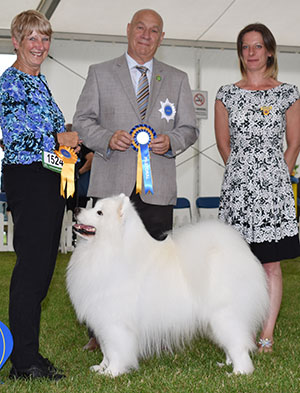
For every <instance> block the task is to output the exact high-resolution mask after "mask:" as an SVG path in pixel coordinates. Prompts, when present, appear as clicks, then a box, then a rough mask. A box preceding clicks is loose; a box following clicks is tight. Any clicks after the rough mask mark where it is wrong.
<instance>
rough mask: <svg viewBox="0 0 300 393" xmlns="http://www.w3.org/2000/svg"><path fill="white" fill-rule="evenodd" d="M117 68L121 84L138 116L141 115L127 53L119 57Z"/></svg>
mask: <svg viewBox="0 0 300 393" xmlns="http://www.w3.org/2000/svg"><path fill="white" fill-rule="evenodd" d="M115 69H116V74H117V75H118V78H119V81H120V85H121V86H122V88H123V90H124V92H125V94H126V95H127V97H128V100H129V102H130V103H131V105H132V107H133V109H134V111H135V112H136V114H137V116H138V117H140V112H139V110H138V106H137V101H136V95H135V91H134V88H133V84H132V79H131V76H130V72H129V69H128V64H127V61H126V56H125V55H123V56H121V57H119V58H118V61H117V63H116V67H115ZM133 125H134V124H133Z"/></svg>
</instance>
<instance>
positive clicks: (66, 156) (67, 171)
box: [55, 145, 77, 198]
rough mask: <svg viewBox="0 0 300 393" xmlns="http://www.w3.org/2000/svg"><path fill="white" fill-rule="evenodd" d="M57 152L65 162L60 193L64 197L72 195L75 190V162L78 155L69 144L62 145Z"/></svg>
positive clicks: (61, 174)
mask: <svg viewBox="0 0 300 393" xmlns="http://www.w3.org/2000/svg"><path fill="white" fill-rule="evenodd" d="M55 154H56V155H57V157H58V158H60V159H61V160H62V161H63V162H64V164H63V167H62V170H61V173H60V195H61V196H63V197H64V198H69V197H70V196H71V197H72V196H73V195H74V192H75V164H76V162H77V155H76V153H75V152H74V150H73V149H71V148H70V147H68V146H63V145H62V146H60V147H59V149H58V150H55Z"/></svg>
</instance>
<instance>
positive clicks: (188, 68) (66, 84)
mask: <svg viewBox="0 0 300 393" xmlns="http://www.w3.org/2000/svg"><path fill="white" fill-rule="evenodd" d="M126 48H127V45H126V44H123V43H110V42H107V43H106V42H92V41H73V40H57V39H54V40H53V41H52V44H51V50H50V54H51V56H52V57H53V58H54V59H56V60H57V61H59V62H61V63H62V64H64V65H65V66H67V67H69V68H70V69H72V70H73V71H75V72H76V73H78V74H79V75H81V76H82V78H81V77H80V76H78V75H76V74H74V73H72V72H71V71H70V70H68V69H66V68H64V67H63V66H62V65H60V64H59V63H57V62H56V61H54V60H52V59H47V60H46V61H45V62H44V64H43V67H42V72H43V73H44V74H45V75H46V77H47V80H48V82H49V85H50V88H51V90H52V92H53V95H54V97H55V99H56V101H57V102H58V104H59V106H60V107H61V109H62V111H63V113H64V115H65V118H66V121H67V122H72V118H73V115H74V111H75V108H76V103H77V100H78V97H79V95H80V92H81V90H82V87H83V84H84V78H85V77H86V75H87V72H88V67H89V65H90V64H94V63H98V62H102V61H106V60H109V59H112V58H114V57H117V56H119V55H121V54H123V53H124V52H125V50H126ZM156 57H157V58H158V59H159V60H161V61H164V62H166V63H168V64H170V65H173V66H175V67H177V68H179V69H182V70H183V71H185V72H187V74H188V76H189V81H190V85H191V88H192V89H197V88H200V89H201V90H207V91H208V119H207V120H200V121H199V128H200V138H199V141H198V142H197V143H196V144H195V147H196V148H197V149H198V150H201V151H202V150H204V149H206V148H208V147H209V146H211V145H213V144H214V143H215V137H214V125H213V122H214V114H213V107H214V100H215V95H216V92H217V90H218V88H219V87H220V86H221V85H223V84H227V83H232V82H235V81H237V80H239V79H240V73H239V69H238V62H237V56H236V51H235V50H230V49H204V48H193V47H179V46H161V47H160V48H159V50H158V53H157V56H156ZM278 59H279V70H280V72H279V78H278V79H279V80H280V81H284V82H289V83H293V84H296V85H297V86H299V87H300V72H299V70H300V54H299V53H279V54H278ZM158 131H159V130H158ZM205 155H207V156H209V157H210V158H207V157H206V156H204V155H202V154H200V155H197V151H196V150H194V149H193V148H189V149H188V150H187V151H186V152H185V153H183V154H181V155H180V156H179V157H178V158H177V161H176V162H177V185H178V195H179V196H185V197H187V198H189V199H190V201H191V203H192V205H193V210H195V209H194V201H195V199H196V197H197V196H198V195H203V196H205V195H219V192H220V187H221V182H222V177H223V172H224V169H223V163H222V160H221V158H220V156H219V153H218V151H217V149H216V146H213V147H211V148H209V149H208V150H206V151H205ZM194 156H196V157H194ZM193 157H194V158H193Z"/></svg>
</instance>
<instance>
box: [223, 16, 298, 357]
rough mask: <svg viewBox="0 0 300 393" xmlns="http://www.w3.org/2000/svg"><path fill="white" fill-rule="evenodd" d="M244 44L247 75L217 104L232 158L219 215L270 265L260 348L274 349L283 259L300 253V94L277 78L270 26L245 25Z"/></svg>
mask: <svg viewBox="0 0 300 393" xmlns="http://www.w3.org/2000/svg"><path fill="white" fill-rule="evenodd" d="M237 49H238V56H239V62H240V69H241V73H242V79H241V80H240V81H239V82H236V83H234V84H231V85H226V86H222V87H221V88H220V89H219V91H218V93H217V98H216V104H215V131H216V139H217V145H218V148H219V151H220V154H221V156H222V158H223V160H224V163H226V170H225V174H224V180H223V185H222V192H221V202H220V210H219V217H220V218H221V219H222V220H223V221H226V222H228V223H229V224H231V225H233V226H234V227H235V228H236V229H237V230H238V231H239V232H240V233H241V235H242V236H243V237H244V238H245V240H246V241H247V242H248V243H249V244H250V247H251V249H252V251H253V253H254V254H255V255H256V256H257V258H258V259H259V260H260V261H261V263H262V264H263V267H264V269H265V271H266V274H267V277H268V283H269V293H270V313H269V315H268V318H267V320H266V321H265V325H264V327H263V330H262V332H261V336H260V340H259V344H258V346H259V350H260V352H270V351H272V345H273V332H274V327H275V323H276V319H277V315H278V312H279V309H280V304H281V297H282V276H281V267H280V260H282V259H287V258H294V257H297V256H299V255H300V247H299V237H298V226H297V221H296V215H295V205H294V198H293V192H292V186H291V182H290V173H291V172H292V170H293V168H294V166H295V162H296V159H297V156H298V154H299V150H300V100H299V98H300V97H299V91H298V89H297V87H296V86H294V85H290V84H287V83H282V82H279V81H278V80H277V71H278V68H277V58H276V42H275V39H274V37H273V34H272V33H271V31H270V30H269V29H268V28H267V27H266V26H264V25H262V24H259V23H256V24H251V25H248V26H246V27H245V28H244V29H243V30H242V31H241V32H240V33H239V36H238V40H237ZM284 135H285V136H286V142H287V148H286V150H285V151H284V149H283V138H284ZM241 263H242V261H241Z"/></svg>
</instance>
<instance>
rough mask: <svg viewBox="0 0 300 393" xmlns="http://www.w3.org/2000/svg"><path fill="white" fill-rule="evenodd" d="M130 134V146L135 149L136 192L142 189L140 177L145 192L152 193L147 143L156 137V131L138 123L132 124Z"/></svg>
mask: <svg viewBox="0 0 300 393" xmlns="http://www.w3.org/2000/svg"><path fill="white" fill-rule="evenodd" d="M130 135H131V136H132V137H133V141H132V143H131V147H132V148H133V149H134V150H135V151H137V153H138V156H137V169H136V193H139V194H140V193H141V191H142V178H143V180H144V188H145V194H147V193H148V192H151V194H153V181H152V173H151V165H150V152H149V144H150V142H151V141H152V139H154V138H156V133H155V131H154V130H153V128H152V127H150V126H148V125H147V124H138V125H136V126H134V127H133V128H132V129H131V131H130Z"/></svg>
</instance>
